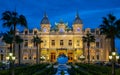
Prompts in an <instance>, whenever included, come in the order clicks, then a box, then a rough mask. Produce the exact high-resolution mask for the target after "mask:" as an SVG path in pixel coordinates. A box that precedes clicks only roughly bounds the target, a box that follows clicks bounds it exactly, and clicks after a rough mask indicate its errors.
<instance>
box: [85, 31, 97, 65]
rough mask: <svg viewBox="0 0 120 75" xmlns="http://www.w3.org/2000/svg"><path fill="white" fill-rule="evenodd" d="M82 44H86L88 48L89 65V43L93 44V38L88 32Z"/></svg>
mask: <svg viewBox="0 0 120 75" xmlns="http://www.w3.org/2000/svg"><path fill="white" fill-rule="evenodd" d="M83 42H84V43H85V42H86V43H87V47H88V64H89V63H90V43H91V42H95V37H94V36H93V35H92V34H90V33H89V32H88V33H87V34H86V36H83Z"/></svg>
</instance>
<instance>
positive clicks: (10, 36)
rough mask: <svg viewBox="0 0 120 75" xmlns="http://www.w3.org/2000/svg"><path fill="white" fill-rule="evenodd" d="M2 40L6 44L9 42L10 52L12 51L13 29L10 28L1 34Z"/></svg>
mask: <svg viewBox="0 0 120 75" xmlns="http://www.w3.org/2000/svg"><path fill="white" fill-rule="evenodd" d="M2 41H4V42H5V43H6V44H10V52H13V50H12V44H13V30H12V29H10V31H8V32H7V33H5V34H4V35H3V38H2Z"/></svg>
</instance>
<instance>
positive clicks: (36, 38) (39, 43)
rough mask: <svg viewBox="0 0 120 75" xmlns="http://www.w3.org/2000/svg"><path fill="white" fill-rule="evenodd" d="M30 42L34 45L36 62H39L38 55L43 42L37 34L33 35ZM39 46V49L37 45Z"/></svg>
mask: <svg viewBox="0 0 120 75" xmlns="http://www.w3.org/2000/svg"><path fill="white" fill-rule="evenodd" d="M32 42H33V43H34V45H35V46H36V48H37V49H36V63H37V64H39V61H40V55H41V43H42V42H43V41H42V40H41V38H39V37H38V36H37V35H36V36H34V37H33V39H32ZM39 46H40V50H39V49H38V47H39Z"/></svg>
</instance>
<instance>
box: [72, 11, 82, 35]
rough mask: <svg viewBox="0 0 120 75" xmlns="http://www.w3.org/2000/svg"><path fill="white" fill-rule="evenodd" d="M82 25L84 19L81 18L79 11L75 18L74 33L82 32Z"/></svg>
mask: <svg viewBox="0 0 120 75" xmlns="http://www.w3.org/2000/svg"><path fill="white" fill-rule="evenodd" d="M82 27H83V24H82V20H81V19H80V17H79V14H78V12H77V14H76V17H75V20H74V22H73V32H74V33H80V32H82Z"/></svg>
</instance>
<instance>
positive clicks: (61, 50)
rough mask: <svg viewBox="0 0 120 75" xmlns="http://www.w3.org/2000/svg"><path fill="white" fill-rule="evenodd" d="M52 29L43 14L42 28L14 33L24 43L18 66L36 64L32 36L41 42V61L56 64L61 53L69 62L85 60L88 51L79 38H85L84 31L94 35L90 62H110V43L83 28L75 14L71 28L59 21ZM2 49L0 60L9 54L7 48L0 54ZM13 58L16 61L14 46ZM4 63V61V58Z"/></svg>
mask: <svg viewBox="0 0 120 75" xmlns="http://www.w3.org/2000/svg"><path fill="white" fill-rule="evenodd" d="M52 26H53V28H52V27H51V24H50V21H49V19H48V17H47V15H46V14H44V16H43V19H42V20H41V22H40V27H41V29H37V28H34V29H32V30H29V29H24V31H23V32H19V31H17V33H16V34H17V35H20V36H21V37H22V38H23V40H24V42H23V43H21V63H35V62H36V49H37V48H36V46H34V43H33V42H31V40H32V39H33V36H36V35H37V36H38V37H39V38H41V39H42V41H43V42H42V43H41V44H39V50H41V54H40V57H44V62H56V60H57V57H58V56H59V55H60V54H65V55H66V56H67V57H68V62H80V60H79V58H80V56H81V55H84V56H85V61H87V57H88V56H87V55H88V49H87V45H86V43H84V42H83V40H82V37H83V36H86V33H87V32H90V33H91V34H92V35H94V36H95V42H94V43H91V44H90V45H91V46H90V61H91V62H94V61H108V60H109V59H108V56H109V50H110V41H109V40H107V39H105V36H104V35H100V31H99V28H96V29H90V28H86V29H83V26H84V25H83V23H82V20H81V19H80V17H79V14H78V13H77V14H76V16H75V19H74V20H73V24H72V28H70V27H69V26H68V23H64V22H63V21H62V20H60V22H58V23H55V25H52ZM4 49H5V51H6V52H5V53H4V54H3V55H2V57H5V55H6V54H7V53H8V52H9V46H8V45H6V48H5V47H4V48H3V46H0V50H1V51H2V50H3V51H4ZM0 54H1V53H0ZM0 58H1V55H0ZM16 58H18V45H17V44H16ZM0 60H1V59H0ZM3 60H5V58H4V59H3ZM16 62H17V59H16Z"/></svg>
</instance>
